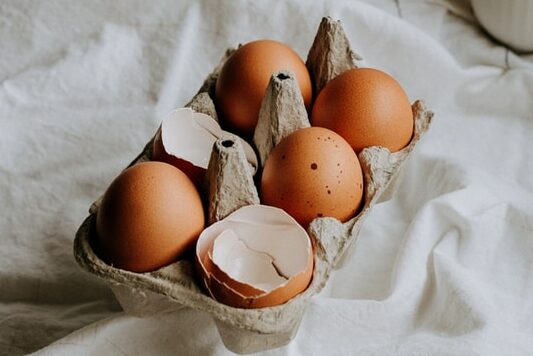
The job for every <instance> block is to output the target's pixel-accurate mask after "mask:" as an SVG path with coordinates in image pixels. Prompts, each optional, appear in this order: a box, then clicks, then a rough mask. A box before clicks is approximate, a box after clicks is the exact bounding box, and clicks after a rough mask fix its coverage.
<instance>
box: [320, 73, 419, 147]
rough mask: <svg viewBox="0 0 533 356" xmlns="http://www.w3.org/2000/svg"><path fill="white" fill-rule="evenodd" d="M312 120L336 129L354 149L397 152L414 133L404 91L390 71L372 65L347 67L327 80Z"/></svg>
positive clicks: (409, 108) (411, 116)
mask: <svg viewBox="0 0 533 356" xmlns="http://www.w3.org/2000/svg"><path fill="white" fill-rule="evenodd" d="M311 123H312V125H313V126H321V127H326V128H329V129H331V130H333V131H335V132H336V133H338V134H339V135H341V136H342V137H344V139H346V141H348V143H350V145H351V146H352V147H353V149H354V150H355V151H356V152H360V151H361V150H362V149H363V148H365V147H369V146H383V147H386V148H388V149H389V150H390V151H391V152H396V151H398V150H400V149H402V148H403V147H405V146H406V145H407V144H408V143H409V142H410V141H411V137H412V136H413V112H412V110H411V105H410V103H409V98H408V97H407V94H406V93H405V91H404V90H403V89H402V87H401V86H400V84H399V83H398V82H397V81H396V80H395V79H394V78H392V77H391V76H390V75H388V74H387V73H385V72H382V71H380V70H377V69H372V68H356V69H351V70H348V71H346V72H344V73H342V74H340V75H339V76H337V77H335V78H334V79H332V80H331V81H330V82H329V83H328V84H326V86H325V87H324V88H323V89H322V91H321V92H320V93H319V95H318V97H317V98H316V100H315V104H314V106H313V111H312V114H311Z"/></svg>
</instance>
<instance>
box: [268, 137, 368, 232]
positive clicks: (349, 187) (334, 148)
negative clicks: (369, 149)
mask: <svg viewBox="0 0 533 356" xmlns="http://www.w3.org/2000/svg"><path fill="white" fill-rule="evenodd" d="M362 197H363V174H362V170H361V166H360V164H359V160H358V158H357V155H356V154H355V152H354V151H353V149H352V148H351V147H350V145H349V144H348V143H347V142H346V141H345V140H344V139H343V138H342V137H341V136H339V135H338V134H336V133H335V132H333V131H331V130H328V129H325V128H321V127H310V128H305V129H300V130H297V131H295V132H293V133H292V134H291V135H289V136H287V137H286V138H284V139H283V140H282V141H281V142H280V143H279V144H278V145H277V146H276V147H275V148H274V149H273V150H272V152H271V153H270V155H269V156H268V158H267V161H266V163H265V167H264V170H263V176H262V178H261V202H262V203H263V204H267V205H272V206H276V207H278V208H281V209H283V210H285V211H286V212H287V213H289V215H291V216H292V217H293V218H294V219H296V221H298V222H299V223H300V224H301V225H302V226H304V227H307V225H308V224H309V223H310V222H311V221H312V220H313V219H314V218H317V217H326V216H330V217H334V218H337V219H339V220H340V221H342V222H344V221H346V220H348V219H349V218H351V217H352V216H354V215H355V213H356V212H357V210H358V208H359V206H360V204H361V200H362Z"/></svg>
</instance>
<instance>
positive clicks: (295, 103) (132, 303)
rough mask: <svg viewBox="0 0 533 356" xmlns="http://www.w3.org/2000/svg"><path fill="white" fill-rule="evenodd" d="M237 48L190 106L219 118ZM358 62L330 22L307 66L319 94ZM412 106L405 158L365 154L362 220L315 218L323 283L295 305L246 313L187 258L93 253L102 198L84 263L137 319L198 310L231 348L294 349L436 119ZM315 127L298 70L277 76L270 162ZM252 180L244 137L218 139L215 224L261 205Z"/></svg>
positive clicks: (88, 222) (80, 236)
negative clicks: (110, 260) (216, 293)
mask: <svg viewBox="0 0 533 356" xmlns="http://www.w3.org/2000/svg"><path fill="white" fill-rule="evenodd" d="M233 51H234V50H232V49H230V50H228V51H227V52H226V53H225V55H224V56H223V58H222V60H221V62H220V64H219V66H217V67H216V68H215V70H214V71H213V72H212V73H211V74H210V75H209V76H208V77H207V79H206V80H205V82H204V84H203V85H202V87H201V88H200V90H199V92H198V94H197V95H195V96H194V98H193V99H192V100H191V102H189V103H188V104H187V106H188V107H191V108H193V109H194V110H196V111H197V112H202V113H205V114H208V115H210V116H212V117H213V118H215V119H216V118H217V114H216V110H215V105H214V103H213V98H214V88H215V83H216V80H217V76H218V73H219V71H220V69H221V66H222V65H223V63H224V61H225V60H226V59H227V58H228V57H229V56H230V55H231V53H232V52H233ZM358 59H360V57H359V56H358V55H357V54H356V53H355V52H353V51H352V50H351V48H350V44H349V41H348V39H347V37H346V35H345V33H344V30H343V29H342V26H341V24H340V22H339V21H334V20H332V19H331V18H323V19H322V22H321V23H320V26H319V29H318V32H317V34H316V37H315V40H314V42H313V45H312V47H311V49H310V51H309V54H308V58H307V62H306V65H307V67H308V70H309V72H310V74H311V77H312V79H313V86H314V92H315V93H318V92H319V90H320V89H321V88H322V87H323V86H324V85H325V84H326V83H327V82H328V81H329V80H331V79H332V78H334V77H335V76H337V75H338V74H340V73H342V72H344V71H345V70H348V69H351V68H355V67H356V61H357V60H358ZM412 110H413V116H414V134H413V137H412V139H411V142H410V143H409V144H408V146H406V147H405V148H403V149H402V150H400V151H398V152H395V153H390V152H389V150H388V149H386V148H383V147H377V146H374V147H369V148H366V149H364V150H363V151H361V152H360V153H359V155H358V156H359V160H360V162H361V166H362V169H363V177H364V204H363V207H362V208H361V209H360V210H359V212H358V214H357V215H356V216H354V217H353V218H352V219H350V220H349V221H347V222H345V223H341V222H340V221H338V220H336V219H335V218H329V217H324V218H316V219H314V220H313V221H312V222H311V224H310V225H309V227H308V233H309V235H310V237H311V239H312V242H313V249H314V263H315V265H314V271H313V277H312V280H311V283H310V285H309V286H308V288H307V289H306V290H305V291H304V292H302V293H301V294H299V295H297V296H295V297H294V298H292V299H291V300H289V301H288V302H286V303H285V304H282V305H278V306H273V307H268V308H260V309H239V308H234V307H230V306H227V305H224V304H222V303H219V302H217V301H216V300H214V299H213V298H211V297H209V296H208V295H207V294H206V293H204V292H203V291H202V288H201V287H200V285H201V282H200V281H199V280H198V277H197V275H196V273H195V266H194V261H193V260H194V259H193V258H190V259H189V258H184V259H182V260H179V261H177V262H175V263H172V264H170V265H168V266H165V267H163V268H161V269H159V270H156V271H153V272H148V273H134V272H129V271H126V270H122V269H118V268H115V267H113V266H111V265H108V264H106V263H105V262H103V261H102V260H101V259H100V258H99V257H98V256H97V255H96V254H95V252H94V251H93V249H92V247H91V241H93V240H94V238H95V221H96V214H97V212H98V207H99V205H100V202H101V199H99V200H97V201H96V202H95V203H93V205H92V206H91V208H90V209H89V212H90V215H89V216H88V217H87V218H86V219H85V221H84V222H83V223H82V225H81V226H80V228H79V230H78V232H77V234H76V238H75V241H74V255H75V258H76V261H77V262H78V264H79V265H80V266H81V267H82V268H83V269H85V270H86V271H88V272H90V273H92V274H94V275H96V276H97V277H99V278H102V279H103V280H105V281H106V282H107V283H108V284H109V285H110V287H111V289H112V290H113V292H114V294H115V296H116V298H117V300H118V301H119V303H120V304H121V306H122V307H123V309H124V311H125V312H126V313H128V314H131V315H133V316H137V317H147V316H153V315H155V314H158V313H169V312H173V311H175V310H178V309H180V308H183V307H189V308H193V309H196V310H199V311H203V312H207V313H209V314H210V315H211V316H212V317H213V319H214V321H215V324H216V326H217V328H218V331H219V334H220V336H221V338H222V341H223V343H224V345H225V346H226V347H227V348H228V349H229V350H231V351H233V352H236V353H240V354H248V353H252V352H258V351H263V350H268V349H272V348H277V347H281V346H283V345H286V344H288V343H289V342H290V341H291V340H292V339H293V338H294V337H295V335H296V333H297V330H298V327H299V324H300V322H301V320H302V317H303V315H304V311H305V309H306V307H307V306H308V305H309V303H310V299H311V297H312V296H314V295H315V294H317V293H318V292H320V290H322V289H323V287H324V286H325V284H326V282H327V280H328V278H329V276H330V274H331V273H332V272H333V271H334V270H335V269H336V268H338V267H339V266H340V265H342V263H343V261H344V260H345V259H346V258H347V256H349V254H350V252H349V251H353V246H354V242H355V241H356V239H357V235H358V233H359V230H360V228H361V224H362V222H363V220H364V219H365V218H366V217H367V216H368V214H369V212H370V209H371V207H372V206H373V205H374V204H375V203H376V202H377V201H378V199H379V198H380V196H382V195H383V194H384V193H385V192H386V189H387V186H388V184H389V183H390V182H391V181H392V180H393V179H394V177H395V176H397V174H398V171H399V170H400V168H401V165H402V163H403V162H404V161H405V160H406V158H407V157H408V156H409V154H410V153H411V151H412V150H413V149H414V147H415V145H416V143H417V142H418V141H419V139H420V137H421V136H422V134H423V133H424V132H425V131H426V130H427V129H428V127H429V125H430V123H431V118H432V116H433V113H432V112H430V111H428V110H427V109H426V107H425V105H424V103H423V102H422V101H416V102H415V103H414V104H413V105H412ZM288 118H290V120H288ZM307 126H309V120H308V118H307V113H306V111H305V107H304V106H303V100H302V99H301V95H300V94H299V88H298V86H297V83H296V80H295V78H294V74H293V73H291V72H280V73H276V74H275V75H273V76H272V79H271V81H270V84H269V86H268V89H267V91H266V93H265V97H264V98H263V103H262V106H261V110H260V115H259V121H258V125H257V129H256V132H255V135H254V143H255V146H256V148H257V149H258V152H259V161H260V163H261V164H264V160H265V159H266V156H267V155H268V152H269V151H270V150H271V149H272V148H273V147H274V146H275V145H276V144H277V143H278V142H279V141H280V140H281V139H282V138H283V137H285V136H287V135H288V134H290V133H291V132H293V131H294V130H296V129H298V128H301V127H307ZM152 145H153V138H152V140H150V141H149V142H148V144H147V145H146V147H145V148H144V150H143V151H142V152H141V154H140V155H139V156H138V157H137V158H136V159H135V160H134V161H133V162H132V163H131V164H130V166H131V165H133V164H136V163H139V162H142V161H147V160H149V159H150V155H151V151H152ZM259 170H260V167H259ZM252 174H253V171H252V170H251V169H250V166H249V165H248V163H247V162H246V159H245V157H244V154H243V152H242V147H241V145H240V144H239V142H238V140H237V139H236V137H234V136H228V137H224V138H222V139H219V140H218V141H217V142H216V143H215V145H214V148H213V151H212V156H211V160H210V163H209V167H208V170H207V174H206V182H207V183H206V187H205V188H206V189H205V191H206V192H207V201H208V222H209V223H212V222H214V221H217V220H219V219H222V218H223V217H225V216H227V215H228V214H229V213H231V212H232V211H234V210H236V209H237V208H239V207H241V206H244V205H248V204H257V203H259V198H258V195H257V190H256V187H255V185H254V183H253V182H254V181H253V177H252ZM387 194H388V193H387Z"/></svg>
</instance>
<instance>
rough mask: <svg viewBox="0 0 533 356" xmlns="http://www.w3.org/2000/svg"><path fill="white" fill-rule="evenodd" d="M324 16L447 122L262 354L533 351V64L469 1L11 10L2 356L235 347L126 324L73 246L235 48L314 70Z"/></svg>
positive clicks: (0, 119)
mask: <svg viewBox="0 0 533 356" xmlns="http://www.w3.org/2000/svg"><path fill="white" fill-rule="evenodd" d="M324 15H331V16H333V17H334V18H339V19H341V20H342V22H343V24H344V27H345V29H346V32H347V34H348V36H349V38H350V40H351V43H352V45H353V47H354V49H355V50H356V51H357V52H358V53H360V54H361V55H362V56H363V57H364V62H363V64H364V65H367V66H373V67H377V68H381V69H383V70H386V71H388V72H389V73H391V74H392V75H393V76H395V77H396V78H397V79H398V80H399V81H400V82H401V83H402V85H403V86H404V88H405V89H406V91H407V93H408V94H409V97H410V98H411V99H412V100H414V99H417V98H423V99H425V100H426V102H427V104H428V106H429V107H430V108H431V109H433V110H434V111H435V113H436V115H435V118H434V123H433V125H432V127H431V129H430V131H429V132H428V134H427V135H426V136H425V137H424V138H423V140H422V141H421V143H420V145H419V146H418V147H417V148H416V151H415V152H414V154H413V156H412V157H411V159H410V160H409V161H408V162H407V164H406V166H405V167H404V171H403V172H402V176H401V179H400V181H399V185H398V190H397V193H396V194H395V195H394V196H393V198H392V199H391V200H389V201H386V202H383V203H381V204H378V205H376V206H375V207H374V209H373V211H372V213H371V214H370V216H369V218H368V219H367V220H366V221H365V223H364V226H363V229H362V231H361V234H360V237H359V240H358V242H357V246H356V251H355V253H354V256H353V258H352V259H351V260H350V261H349V262H348V263H347V264H346V265H345V266H344V268H342V269H341V270H339V271H337V272H336V273H335V275H334V276H333V277H332V278H331V279H330V281H329V283H328V285H327V287H326V289H325V290H324V291H323V292H322V293H321V294H320V295H318V296H316V297H315V298H313V301H312V304H311V306H310V307H309V309H308V310H307V313H306V315H305V318H304V320H303V322H302V324H301V327H300V331H299V333H298V335H297V337H296V339H295V340H293V342H292V343H291V344H290V345H288V346H286V347H283V348H280V349H277V350H273V351H271V352H266V353H265V354H268V355H300V354H301V355H327V354H337V355H347V354H352V355H353V354H357V355H475V354H479V355H504V354H505V355H527V354H532V353H533V338H532V335H533V178H532V177H533V100H532V98H533V58H532V56H525V55H522V56H519V55H516V54H514V53H512V52H507V51H506V49H505V48H504V47H502V46H501V45H498V44H496V43H494V42H492V41H491V40H490V39H488V38H487V37H486V35H485V33H484V32H483V31H482V30H481V29H479V27H478V26H477V24H476V21H475V19H474V17H473V16H472V14H471V12H470V10H469V7H468V4H467V2H466V1H464V0H463V1H460V0H456V1H451V0H449V1H445V0H441V1H427V2H426V1H415V0H401V1H393V0H380V1H373V2H372V5H369V4H364V3H360V2H353V1H313V2H308V1H304V0H294V1H288V2H280V1H274V0H266V1H254V2H251V1H250V2H245V1H233V2H229V1H228V2H224V3H222V2H211V1H208V0H204V1H199V2H198V1H194V0H190V1H182V2H179V3H178V2H171V1H157V2H152V1H104V0H99V1H90V2H89V1H67V0H65V1H53V0H50V1H39V2H38V1H34V2H26V1H16V0H10V1H3V2H2V4H1V5H0V53H1V55H0V80H1V87H0V154H1V155H0V202H1V207H0V234H1V240H0V354H6V355H16V354H21V353H27V352H33V351H36V350H38V349H40V348H43V347H44V348H43V349H41V350H40V351H39V352H38V354H41V355H51V354H54V355H56V354H58V355H83V354H87V355H104V354H105V355H113V354H128V355H147V354H158V355H163V354H172V353H174V354H180V355H189V354H190V355H207V354H212V355H223V354H227V353H229V352H228V351H227V350H226V349H225V348H224V346H223V345H222V343H221V341H220V338H219V336H218V334H217V331H216V328H215V325H214V322H213V321H212V320H211V318H210V316H209V315H207V314H204V313H200V312H197V311H194V310H190V309H187V310H183V311H180V312H177V313H175V314H170V315H165V316H163V317H158V318H148V319H136V318H133V317H129V316H127V315H124V314H123V313H122V312H121V311H120V308H119V306H118V305H117V304H116V302H115V300H114V297H113V296H112V294H111V292H110V291H109V289H108V288H107V287H106V286H105V285H104V284H103V283H101V282H100V281H99V280H97V279H96V278H94V277H92V276H90V275H88V274H86V273H84V272H82V271H81V270H80V269H79V268H78V267H77V266H76V264H75V262H74V260H73V257H72V241H73V238H74V233H75V231H76V229H77V227H78V225H79V224H80V223H81V221H82V219H83V218H84V216H85V215H86V214H87V208H88V206H89V205H90V203H91V202H92V201H93V200H94V199H95V198H97V197H98V196H99V195H100V194H101V193H102V192H103V191H104V189H105V188H106V187H107V185H108V184H109V183H110V181H111V180H112V178H113V177H114V176H115V175H116V174H118V172H119V171H120V170H121V169H122V168H123V167H124V166H125V165H126V164H127V163H128V162H129V161H130V160H131V159H132V158H133V157H135V156H136V154H137V153H138V152H139V151H140V149H141V148H142V147H143V144H144V143H145V142H146V141H147V140H148V139H149V138H150V137H151V135H152V134H153V133H154V131H155V129H156V127H157V125H158V122H159V120H160V118H162V117H163V115H164V114H165V113H167V112H169V111H170V110H171V109H173V108H175V107H179V106H182V105H183V104H185V103H186V102H187V100H188V99H189V98H190V97H191V96H192V95H193V94H194V93H195V91H196V90H197V88H198V87H199V86H200V84H201V83H202V81H203V79H204V78H205V77H206V75H207V74H208V73H209V72H210V71H211V69H212V68H213V67H214V65H215V64H216V63H217V62H218V60H219V58H220V56H221V55H222V53H223V51H224V50H225V48H227V47H229V46H234V45H236V44H237V43H239V42H246V41H249V40H252V39H257V38H274V39H279V40H282V41H284V42H286V43H287V44H289V45H291V46H292V47H293V48H295V49H296V50H297V51H298V52H299V53H300V54H301V56H302V57H305V55H306V54H307V50H308V48H309V46H310V45H311V42H312V40H313V36H314V33H315V30H316V28H317V26H318V23H319V21H320V18H321V17H322V16H324ZM399 15H401V17H402V18H403V19H400V18H399ZM47 345H48V346H47Z"/></svg>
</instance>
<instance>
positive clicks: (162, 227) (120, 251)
mask: <svg viewBox="0 0 533 356" xmlns="http://www.w3.org/2000/svg"><path fill="white" fill-rule="evenodd" d="M204 219H205V218H204V209H203V206H202V201H201V199H200V195H199V193H198V191H197V190H196V188H195V187H194V184H193V183H192V182H191V180H190V179H189V178H188V177H187V176H186V175H185V174H184V173H183V172H181V171H180V170H179V169H177V168H175V167H173V166H171V165H169V164H167V163H162V162H145V163H139V164H137V165H135V166H133V167H130V168H128V169H126V170H125V171H123V172H122V173H121V174H120V175H119V176H118V177H117V178H116V179H115V180H114V181H113V182H112V183H111V185H110V186H109V188H108V189H107V191H106V192H105V194H104V198H103V200H102V204H101V206H100V208H99V209H98V213H97V217H96V242H97V248H96V250H97V253H98V255H99V256H100V257H101V258H102V259H103V260H104V261H105V262H106V263H107V264H110V265H113V266H114V267H118V268H121V269H125V270H128V271H133V272H148V271H153V270H156V269H158V268H160V267H163V266H165V265H168V264H170V263H172V262H174V261H176V260H178V259H179V257H180V256H181V255H182V254H183V253H184V252H185V251H186V250H188V249H189V248H191V247H192V246H193V245H194V243H195V242H196V240H197V238H198V236H199V235H200V233H201V232H202V230H203V228H204V221H205V220H204Z"/></svg>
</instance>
